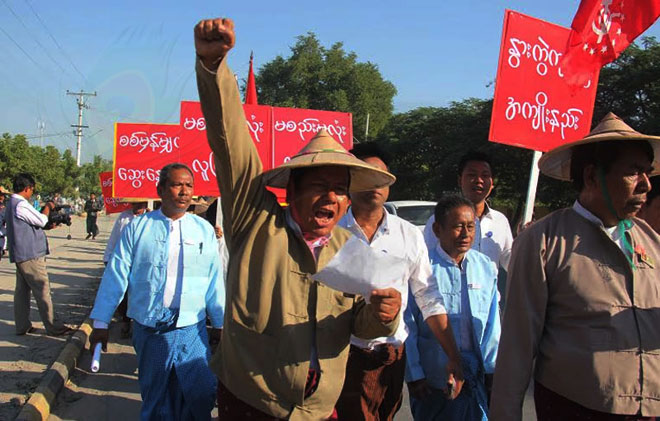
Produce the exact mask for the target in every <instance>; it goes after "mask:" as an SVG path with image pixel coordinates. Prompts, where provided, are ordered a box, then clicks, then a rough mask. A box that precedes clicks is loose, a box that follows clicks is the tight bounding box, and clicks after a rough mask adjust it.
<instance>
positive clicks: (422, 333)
mask: <svg viewBox="0 0 660 421" xmlns="http://www.w3.org/2000/svg"><path fill="white" fill-rule="evenodd" d="M475 225H476V222H475V210H474V205H473V204H472V202H470V201H469V200H468V199H466V198H464V197H462V196H458V195H447V196H445V197H443V198H442V199H440V200H439V201H438V204H437V205H436V208H435V222H434V223H433V232H434V233H435V235H436V237H437V238H438V245H437V246H436V247H435V248H434V249H431V250H429V258H430V260H431V267H432V270H433V281H435V282H437V284H438V288H439V290H440V294H441V295H442V298H443V301H444V305H445V308H446V310H447V314H448V315H449V321H450V324H451V327H452V329H453V331H454V337H455V339H456V345H457V346H458V349H459V351H460V354H461V361H462V365H463V375H464V377H465V385H464V386H463V389H462V391H461V393H460V394H459V395H458V397H457V398H456V399H454V400H449V399H448V398H447V397H446V395H445V393H444V392H443V390H442V389H446V388H447V387H448V386H447V372H446V368H445V367H446V364H447V355H446V354H445V353H444V351H443V349H442V348H441V347H440V346H439V345H438V343H437V341H436V339H435V336H434V335H433V333H432V332H431V330H430V329H429V327H428V325H427V324H426V323H424V322H423V318H422V315H421V312H420V310H419V308H418V307H417V304H416V303H415V300H409V302H408V308H407V309H406V312H405V314H404V315H405V316H404V317H405V320H406V324H407V326H408V328H409V330H410V332H409V335H408V339H407V340H406V358H407V367H406V381H407V382H408V390H409V391H410V405H411V410H412V413H413V416H414V417H415V419H416V420H424V421H427V420H429V421H430V420H439V419H442V420H487V419H488V398H487V391H486V378H488V379H489V380H488V383H491V382H490V379H491V378H492V373H493V372H494V371H495V358H496V356H497V348H498V344H499V339H500V331H501V326H500V315H499V306H498V293H497V269H496V267H495V263H494V262H493V261H492V260H491V259H489V258H488V257H487V256H486V255H484V254H482V253H480V252H478V251H476V250H474V249H472V248H471V247H472V242H473V241H474V237H475V231H476V229H475Z"/></svg>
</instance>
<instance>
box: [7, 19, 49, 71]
mask: <svg viewBox="0 0 660 421" xmlns="http://www.w3.org/2000/svg"><path fill="white" fill-rule="evenodd" d="M0 31H2V33H4V34H5V35H6V36H7V38H9V39H10V40H11V42H13V43H14V44H15V45H16V47H17V48H18V49H19V50H21V51H22V52H23V54H25V56H26V57H27V58H29V59H30V61H31V62H32V63H34V64H35V65H36V66H37V67H41V65H40V64H39V63H37V61H36V60H35V59H33V58H32V56H31V55H29V54H28V53H27V51H25V50H24V49H23V47H21V45H20V44H19V43H18V42H16V40H15V39H14V38H12V37H11V35H9V34H8V33H7V31H5V30H4V29H3V28H2V27H1V26H0Z"/></svg>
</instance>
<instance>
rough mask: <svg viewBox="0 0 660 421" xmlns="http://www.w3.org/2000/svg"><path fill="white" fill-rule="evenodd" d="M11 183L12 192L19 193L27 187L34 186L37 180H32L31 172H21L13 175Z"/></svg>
mask: <svg viewBox="0 0 660 421" xmlns="http://www.w3.org/2000/svg"><path fill="white" fill-rule="evenodd" d="M13 184H14V185H13V188H14V193H20V192H22V191H23V190H25V189H26V188H27V187H34V186H35V185H36V184H37V182H36V181H34V177H33V176H32V174H30V173H27V172H22V173H19V174H16V175H15V176H14V180H13Z"/></svg>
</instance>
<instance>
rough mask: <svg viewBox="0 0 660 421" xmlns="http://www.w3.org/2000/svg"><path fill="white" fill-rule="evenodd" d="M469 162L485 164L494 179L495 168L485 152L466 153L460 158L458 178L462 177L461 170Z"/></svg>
mask: <svg viewBox="0 0 660 421" xmlns="http://www.w3.org/2000/svg"><path fill="white" fill-rule="evenodd" d="M470 161H481V162H485V163H486V164H488V166H489V167H490V174H491V175H492V176H493V178H495V168H493V162H492V160H491V158H490V155H488V154H487V153H485V152H480V151H474V150H471V151H468V152H467V153H466V154H465V155H463V156H462V157H461V159H460V160H459V161H458V176H459V177H460V176H461V175H463V170H464V169H465V167H466V166H467V163H468V162H470Z"/></svg>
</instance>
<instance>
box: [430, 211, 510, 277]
mask: <svg viewBox="0 0 660 421" xmlns="http://www.w3.org/2000/svg"><path fill="white" fill-rule="evenodd" d="M434 222H435V215H431V217H430V218H429V220H428V221H427V222H426V226H425V227H424V241H425V242H426V246H427V247H428V248H429V249H433V248H435V247H436V246H437V245H438V238H437V237H436V236H435V234H434V233H433V223H434ZM475 222H476V226H475V229H476V232H475V234H474V242H473V243H472V248H473V249H475V250H477V251H480V252H482V253H483V254H485V255H486V256H488V257H489V258H490V260H492V261H493V262H495V264H496V265H497V266H498V269H499V266H502V267H503V268H504V270H506V269H507V268H508V267H509V260H511V247H512V246H513V235H512V234H511V227H510V226H509V220H508V219H506V216H504V214H503V213H502V212H499V211H496V210H495V209H493V208H491V207H489V206H488V204H486V207H485V209H484V213H483V215H481V218H476V221H475Z"/></svg>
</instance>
